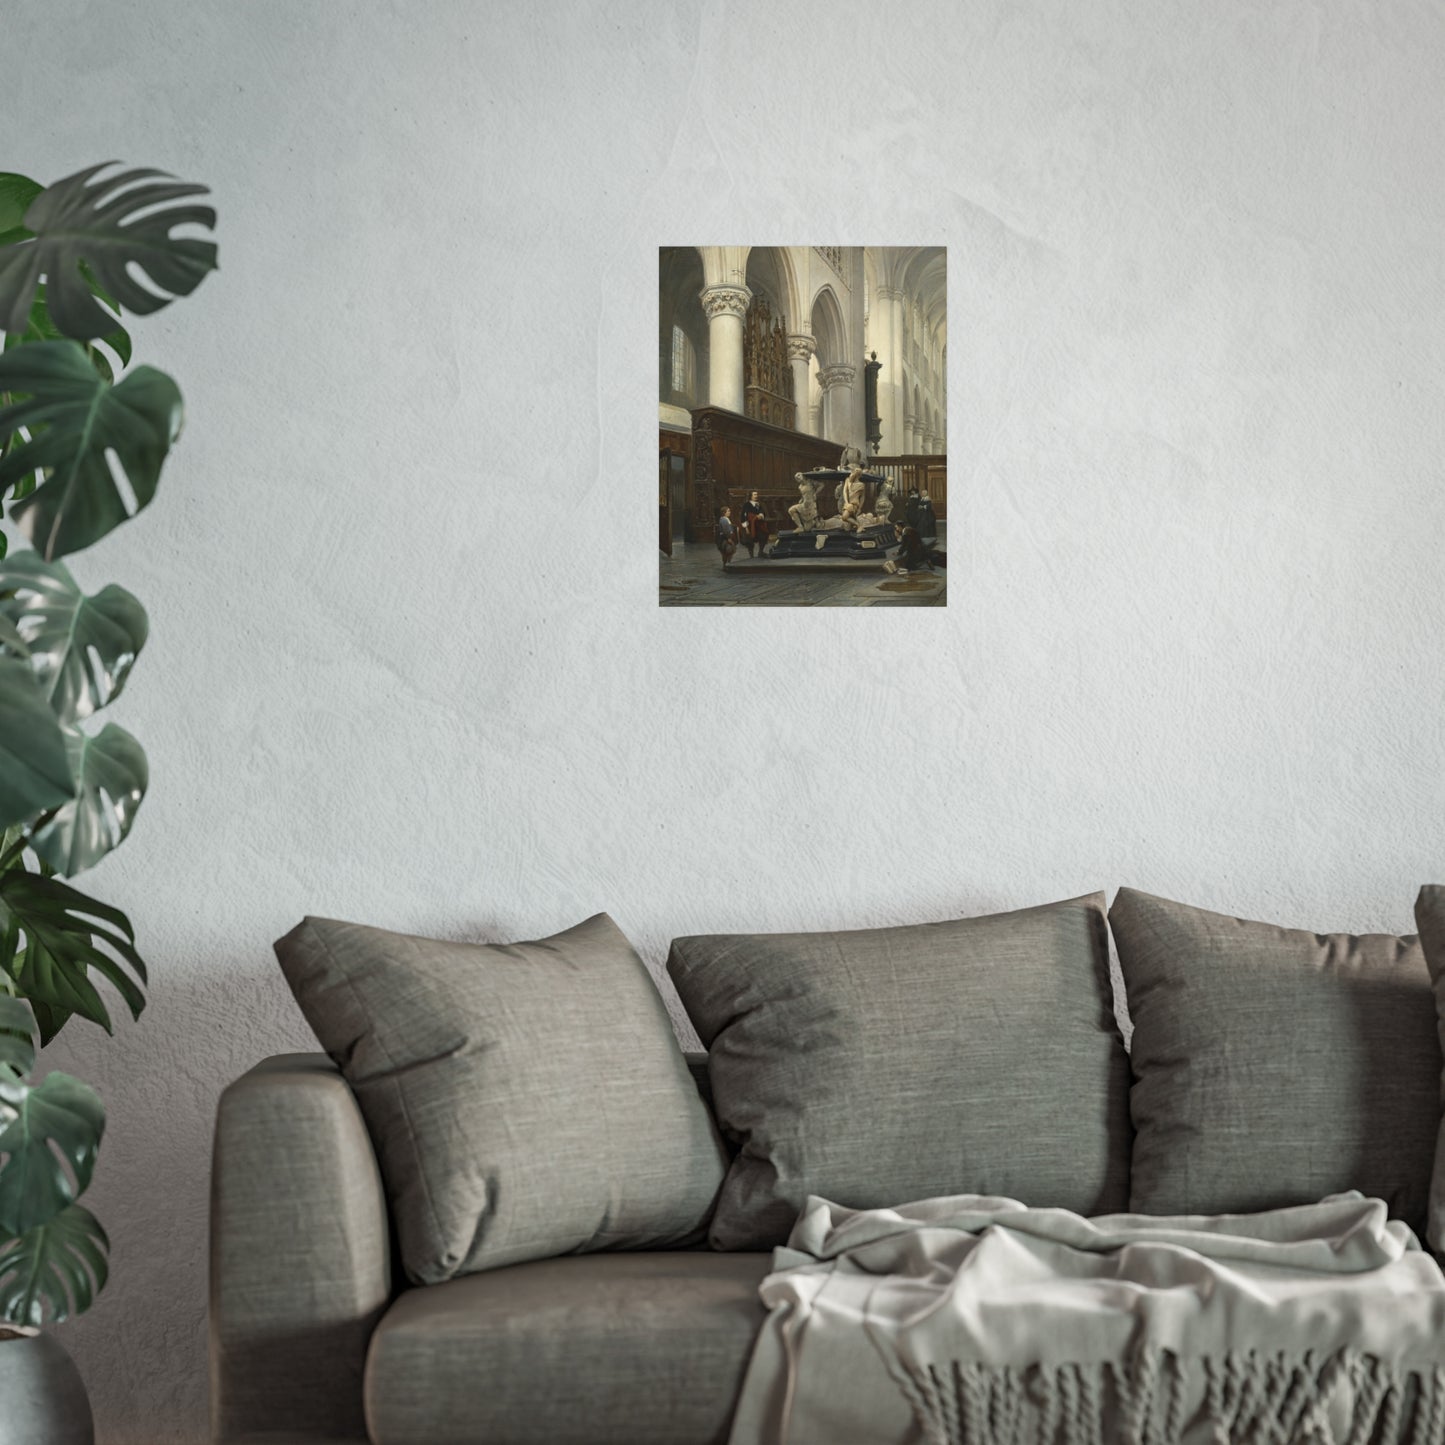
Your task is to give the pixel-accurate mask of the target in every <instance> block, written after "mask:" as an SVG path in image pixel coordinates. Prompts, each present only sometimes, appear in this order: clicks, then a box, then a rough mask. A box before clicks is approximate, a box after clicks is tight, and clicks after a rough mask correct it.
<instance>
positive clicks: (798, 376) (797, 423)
mask: <svg viewBox="0 0 1445 1445" xmlns="http://www.w3.org/2000/svg"><path fill="white" fill-rule="evenodd" d="M816 345H817V342H815V341H814V340H813V338H812V337H811V336H808V335H807V334H806V333H804V332H801V331H795V332H793V333H791V334H790V335H789V337H788V361H789V363H790V364H791V366H792V368H793V427H794V429H795V430H797V431H800V432H805V433H806V432H810V431H811V432H812V433H813V435H814V436H817V432H816V431H814V430H813V425H812V408H811V407H810V406H809V405H808V379H809V378H808V358H809V357H810V356H812V354H813V348H814V347H815V346H816Z"/></svg>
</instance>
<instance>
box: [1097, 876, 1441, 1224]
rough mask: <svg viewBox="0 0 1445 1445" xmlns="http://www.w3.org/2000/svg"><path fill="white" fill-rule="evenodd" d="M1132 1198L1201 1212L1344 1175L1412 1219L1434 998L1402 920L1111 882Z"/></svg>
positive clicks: (1426, 1166) (1424, 1168)
mask: <svg viewBox="0 0 1445 1445" xmlns="http://www.w3.org/2000/svg"><path fill="white" fill-rule="evenodd" d="M1109 922H1110V925H1111V926H1112V928H1113V930H1114V942H1115V944H1116V945H1117V947H1118V950H1119V964H1120V967H1121V969H1122V970H1123V974H1124V989H1125V994H1126V996H1127V998H1128V1004H1129V1015H1130V1017H1131V1018H1132V1020H1133V1023H1134V1035H1133V1039H1132V1040H1131V1043H1130V1059H1131V1062H1132V1065H1133V1072H1134V1084H1133V1088H1132V1091H1131V1095H1130V1103H1131V1106H1132V1110H1133V1116H1134V1162H1133V1169H1132V1181H1131V1183H1132V1187H1131V1200H1130V1208H1132V1209H1134V1210H1137V1211H1139V1212H1140V1213H1144V1214H1215V1213H1238V1212H1243V1211H1247V1210H1256V1209H1270V1208H1274V1207H1276V1206H1280V1205H1287V1204H1304V1203H1309V1202H1311V1201H1314V1200H1318V1199H1321V1198H1323V1197H1324V1196H1325V1195H1327V1194H1333V1193H1337V1192H1339V1191H1341V1190H1346V1189H1358V1190H1360V1191H1362V1192H1363V1193H1365V1194H1367V1195H1372V1196H1375V1197H1378V1198H1380V1199H1383V1200H1384V1201H1385V1202H1386V1203H1387V1204H1388V1205H1389V1208H1390V1212H1391V1213H1392V1214H1394V1215H1395V1216H1396V1217H1398V1218H1400V1219H1403V1220H1404V1221H1405V1223H1406V1224H1408V1225H1410V1227H1411V1228H1412V1229H1414V1230H1416V1231H1417V1232H1419V1231H1423V1228H1424V1223H1425V1203H1426V1196H1427V1194H1428V1191H1429V1184H1430V1169H1431V1162H1432V1160H1433V1158H1434V1154H1435V1127H1436V1122H1437V1120H1438V1117H1439V1114H1438V1104H1437V1098H1436V1093H1437V1090H1438V1089H1439V1086H1440V1047H1439V1044H1438V1042H1437V1041H1436V1036H1435V1006H1434V1001H1433V999H1432V997H1431V994H1430V979H1429V975H1428V974H1427V972H1426V969H1425V960H1424V957H1423V955H1422V953H1421V950H1420V944H1419V940H1418V939H1416V938H1415V937H1414V936H1413V935H1407V936H1404V937H1396V936H1394V935H1393V934H1382V933H1371V934H1362V935H1360V936H1358V937H1356V936H1354V935H1352V934H1348V933H1313V932H1308V931H1304V930H1300V929H1293V928H1280V927H1277V926H1276V925H1274V924H1272V923H1252V922H1249V921H1247V920H1245V919H1242V918H1230V917H1228V916H1226V915H1225V914H1222V913H1209V912H1206V911H1205V910H1204V909H1202V908H1189V907H1187V906H1185V905H1184V904H1182V903H1171V902H1169V900H1168V899H1165V898H1155V897H1153V896H1152V895H1150V894H1148V893H1138V892H1136V891H1135V890H1134V889H1132V888H1121V889H1120V890H1119V894H1118V896H1117V897H1116V898H1115V900H1114V906H1113V908H1112V909H1110V911H1109Z"/></svg>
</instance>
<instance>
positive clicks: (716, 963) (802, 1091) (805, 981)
mask: <svg viewBox="0 0 1445 1445" xmlns="http://www.w3.org/2000/svg"><path fill="white" fill-rule="evenodd" d="M1107 937H1108V935H1107V930H1106V925H1105V920H1104V897H1103V895H1102V894H1093V895H1092V896H1090V897H1088V898H1076V899H1073V900H1071V901H1069V902H1067V903H1053V904H1049V905H1047V906H1046V907H1042V908H1029V909H1024V910H1023V911H1021V912H1017V913H1002V914H996V915H994V916H992V917H987V918H967V919H959V920H956V921H954V922H950V923H925V924H919V925H915V926H912V927H904V928H876V929H865V930H860V931H856V932H847V933H779V934H753V935H740V936H720V935H709V936H706V937H696V938H679V939H677V940H676V941H675V942H674V943H673V945H672V953H671V956H670V957H669V959H668V962H667V967H668V972H669V973H670V974H671V975H672V978H673V981H674V982H675V983H676V984H677V990H678V993H679V994H680V995H681V997H682V1001H683V1005H684V1007H685V1008H686V1009H687V1012H688V1015H689V1017H690V1018H691V1019H692V1022H693V1025H694V1026H695V1027H696V1029H697V1031H698V1033H699V1035H700V1036H701V1037H702V1040H703V1042H704V1043H705V1044H706V1045H707V1046H708V1049H709V1054H708V1069H709V1073H710V1075H711V1078H712V1088H713V1104H714V1107H715V1109H716V1110H717V1115H718V1120H719V1122H720V1123H721V1124H722V1126H723V1128H724V1130H725V1131H726V1132H727V1133H728V1134H729V1135H730V1137H731V1138H732V1139H733V1140H735V1141H736V1142H737V1143H738V1145H739V1146H740V1153H739V1154H738V1157H737V1158H736V1159H734V1161H733V1163H732V1165H731V1167H730V1169H729V1171H728V1176H727V1181H726V1183H725V1184H724V1186H723V1192H722V1195H721V1197H720V1199H719V1201H718V1209H717V1214H716V1216H715V1217H714V1219H713V1224H712V1229H711V1232H710V1235H709V1238H710V1241H711V1243H712V1244H713V1246H714V1247H715V1248H717V1249H763V1248H767V1247H768V1246H771V1245H776V1244H781V1243H782V1242H783V1241H784V1240H785V1239H786V1237H787V1235H788V1231H789V1229H790V1228H791V1226H792V1224H793V1220H794V1218H795V1216H796V1215H797V1213H798V1211H799V1209H801V1207H802V1205H803V1203H804V1201H805V1200H806V1198H807V1196H808V1195H809V1194H819V1195H822V1196H824V1197H825V1198H828V1199H831V1200H834V1201H836V1202H837V1203H840V1204H845V1205H849V1206H852V1207H854V1208H873V1207H879V1206H886V1205H890V1204H901V1203H904V1202H906V1201H908V1200H912V1199H920V1198H928V1197H932V1196H937V1195H943V1194H959V1193H979V1194H1002V1195H1008V1196H1011V1197H1013V1198H1016V1199H1021V1200H1023V1201H1024V1202H1025V1203H1026V1204H1032V1205H1062V1206H1064V1207H1066V1208H1069V1209H1076V1210H1079V1211H1080V1212H1082V1213H1086V1214H1087V1213H1097V1212H1101V1211H1108V1210H1117V1209H1122V1208H1123V1207H1124V1205H1125V1203H1126V1200H1127V1197H1128V1171H1129V1118H1128V1106H1127V1103H1126V1091H1127V1088H1128V1063H1127V1060H1126V1059H1125V1056H1124V1048H1123V1043H1122V1041H1121V1039H1120V1037H1119V1032H1118V1029H1117V1027H1116V1025H1115V1023H1114V1014H1113V1005H1112V993H1111V989H1110V985H1109V975H1108V945H1107Z"/></svg>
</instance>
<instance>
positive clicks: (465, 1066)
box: [276, 913, 727, 1284]
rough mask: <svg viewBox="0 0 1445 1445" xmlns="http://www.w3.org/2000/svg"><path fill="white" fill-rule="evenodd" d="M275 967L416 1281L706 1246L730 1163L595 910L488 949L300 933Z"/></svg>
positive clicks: (284, 942) (616, 938)
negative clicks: (367, 1140) (377, 1185)
mask: <svg viewBox="0 0 1445 1445" xmlns="http://www.w3.org/2000/svg"><path fill="white" fill-rule="evenodd" d="M276 957H277V958H278V959H279V960H280V963H281V968H282V971H283V972H284V973H285V975H286V981H287V982H288V983H289V984H290V985H291V991H292V992H293V993H294V994H295V995H296V1001H297V1003H299V1004H300V1005H301V1011H302V1013H304V1014H305V1015H306V1019H307V1022H308V1023H310V1025H311V1027H312V1028H313V1029H314V1030H315V1032H316V1036H317V1038H318V1039H319V1040H320V1041H321V1045H322V1047H323V1048H324V1049H325V1050H326V1051H327V1053H329V1054H330V1055H331V1057H332V1058H333V1059H335V1060H336V1062H337V1064H338V1065H339V1066H340V1068H341V1070H342V1072H343V1073H344V1074H345V1076H346V1079H347V1082H348V1083H349V1084H350V1085H351V1087H352V1089H353V1091H354V1092H355V1094H356V1098H357V1101H358V1102H359V1104H360V1106H361V1111H362V1114H363V1116H364V1118H365V1119H366V1123H367V1127H368V1129H369V1131H370V1133H371V1137H372V1142H373V1144H374V1145H375V1147H376V1154H377V1161H378V1163H379V1164H380V1166H381V1173H382V1179H383V1181H384V1183H385V1185H386V1190H387V1194H388V1196H389V1198H390V1202H391V1209H392V1216H393V1220H394V1222H395V1226H396V1230H397V1236H398V1239H399V1242H400V1247H401V1257H402V1261H403V1263H404V1265H405V1267H406V1272H407V1274H408V1276H409V1277H410V1278H411V1279H412V1280H413V1281H414V1282H416V1283H419V1284H436V1283H438V1282H439V1281H441V1280H446V1279H451V1278H452V1277H453V1276H455V1275H460V1274H471V1273H474V1272H476V1271H477V1270H483V1269H493V1268H496V1267H497V1266H499V1265H504V1264H514V1263H517V1262H519V1261H521V1260H528V1259H539V1258H543V1257H546V1256H549V1255H557V1254H567V1253H570V1252H577V1253H581V1252H584V1251H589V1250H600V1249H637V1248H647V1247H658V1248H662V1247H668V1246H676V1245H682V1244H688V1243H692V1242H695V1241H697V1240H699V1239H700V1238H701V1237H702V1235H703V1231H704V1230H705V1228H706V1226H707V1221H708V1217H709V1215H710V1214H711V1211H712V1203H713V1199H714V1197H715V1196H716V1194H717V1191H718V1186H719V1185H720V1184H721V1182H722V1179H723V1173H724V1171H725V1169H726V1167H727V1155H726V1152H725V1151H724V1149H723V1146H722V1141H721V1139H720V1138H719V1136H718V1133H717V1129H716V1127H715V1125H714V1124H713V1121H712V1118H711V1116H710V1115H709V1114H708V1111H707V1108H706V1107H705V1105H704V1104H703V1102H702V1099H701V1097H700V1095H699V1094H698V1091H697V1089H696V1087H695V1086H694V1084H693V1081H692V1078H691V1076H690V1075H689V1073H688V1068H687V1063H686V1061H685V1060H684V1058H683V1055H682V1051H681V1050H680V1049H679V1047H678V1045H677V1042H676V1040H675V1038H674V1037H673V1033H672V1025H671V1024H670V1023H669V1021H668V1017H667V1010H666V1008H665V1007H664V1006H663V1003H662V999H661V997H660V996H659V995H658V992H657V989H656V987H655V986H654V984H653V982H652V979H651V978H650V977H649V976H648V973H647V969H646V968H645V967H644V965H643V963H642V960H641V959H639V958H638V956H637V954H636V953H635V952H634V951H633V949H632V946H631V945H630V944H629V943H628V941H627V939H626V938H625V937H623V935H622V933H621V931H620V930H619V929H618V927H617V925H616V924H615V923H613V922H612V920H611V919H610V918H608V917H607V915H606V914H605V913H599V914H598V915H597V916H596V917H595V918H589V919H588V920H587V921H586V922H585V923H579V924H578V925H577V926H576V927H575V928H570V929H568V930H567V931H566V932H565V933H559V934H556V935H555V936H553V937H552V938H547V939H543V940H541V941H540V942H536V943H514V944H491V945H481V944H471V943H442V942H438V941H436V940H434V939H429V938H413V937H408V936H406V935H403V934H398V933H387V932H385V931H384V930H382V929H379V928H365V927H362V926H361V925H359V924H355V923H339V922H336V921H334V920H332V919H326V918H307V919H305V920H304V921H303V922H302V923H300V924H298V925H297V927H295V928H294V929H292V931H291V932H290V933H288V934H287V935H286V937H285V938H283V939H281V940H279V941H278V942H277V944H276Z"/></svg>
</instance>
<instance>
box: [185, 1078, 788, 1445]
mask: <svg viewBox="0 0 1445 1445" xmlns="http://www.w3.org/2000/svg"><path fill="white" fill-rule="evenodd" d="M688 1063H689V1065H690V1067H691V1068H692V1071H693V1074H694V1077H695V1078H696V1079H697V1080H698V1083H699V1087H700V1088H701V1089H702V1091H703V1095H704V1098H706V1097H707V1067H706V1058H705V1056H704V1055H701V1054H692V1055H689V1056H688ZM771 1258H772V1255H771V1253H770V1252H763V1253H756V1252H747V1253H728V1254H723V1253H717V1252H715V1251H713V1250H710V1249H704V1248H698V1249H688V1250H649V1251H639V1252H628V1253H612V1254H583V1255H570V1256H566V1257H563V1258H560V1259H545V1260H535V1261H531V1262H529V1263H526V1264H516V1265H509V1266H507V1267H505V1268H502V1269H496V1270H489V1271H486V1272H484V1273H481V1274H475V1275H469V1276H467V1277H465V1278H461V1279H455V1280H451V1281H448V1282H447V1283H445V1284H438V1285H426V1286H423V1287H420V1288H416V1287H413V1288H405V1287H400V1282H401V1280H402V1275H401V1271H400V1269H399V1267H396V1266H395V1263H394V1260H393V1240H392V1237H391V1229H390V1226H389V1223H388V1219H387V1208H386V1200H385V1196H384V1194H383V1190H382V1183H381V1175H380V1173H379V1171H378V1169H377V1163H376V1156H375V1153H374V1152H373V1150H372V1146H371V1141H370V1139H369V1137H368V1135H367V1130H366V1126H365V1124H364V1122H363V1120H362V1117H361V1113H360V1110H359V1109H358V1107H357V1104H356V1100H355V1098H354V1096H353V1095H352V1092H351V1089H350V1088H349V1087H348V1085H347V1083H346V1081H345V1080H344V1079H343V1078H342V1076H341V1073H340V1071H339V1070H338V1069H337V1068H336V1066H335V1065H334V1064H333V1063H332V1062H331V1061H330V1059H328V1058H327V1057H326V1055H325V1054H284V1055H281V1056H279V1057H276V1058H272V1059H267V1060H266V1061H265V1062H263V1063H260V1064H258V1065H257V1066H256V1067H255V1068H253V1069H252V1070H251V1071H250V1072H249V1073H247V1074H245V1075H243V1076H242V1077H241V1078H240V1079H238V1080H236V1082H235V1083H233V1084H232V1085H231V1086H230V1087H229V1088H228V1089H227V1090H226V1091H225V1093H224V1094H223V1096H222V1098H221V1103H220V1107H219V1111H218V1114H217V1120H216V1140H215V1155H214V1167H213V1171H212V1184H211V1326H210V1330H211V1338H210V1357H211V1416H212V1437H213V1439H214V1441H215V1442H216V1445H242V1442H247V1445H303V1442H304V1445H322V1442H333V1445H334V1442H337V1441H346V1442H351V1445H368V1441H369V1442H371V1445H402V1442H405V1445H483V1442H485V1445H532V1442H535V1445H606V1442H611V1441H616V1442H620V1445H713V1442H718V1445H721V1442H724V1441H726V1439H727V1434H728V1427H729V1424H730V1421H731V1417H732V1409H733V1402H734V1400H735V1399H736V1396H737V1391H738V1389H739V1387H740V1386H741V1383H742V1376H743V1371H744V1369H745V1368H746V1366H747V1362H748V1356H749V1353H750V1351H751V1349H752V1344H753V1340H754V1338H755V1337H756V1335H757V1332H758V1330H759V1328H760V1327H761V1325H762V1322H763V1308H762V1306H761V1305H760V1304H759V1302H758V1293H757V1289H758V1284H759V1282H760V1281H761V1280H762V1278H763V1276H764V1275H765V1274H766V1273H767V1270H768V1266H769V1263H770V1261H771ZM368 1424H369V1425H370V1429H371V1434H370V1435H368V1433H367V1430H368Z"/></svg>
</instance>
